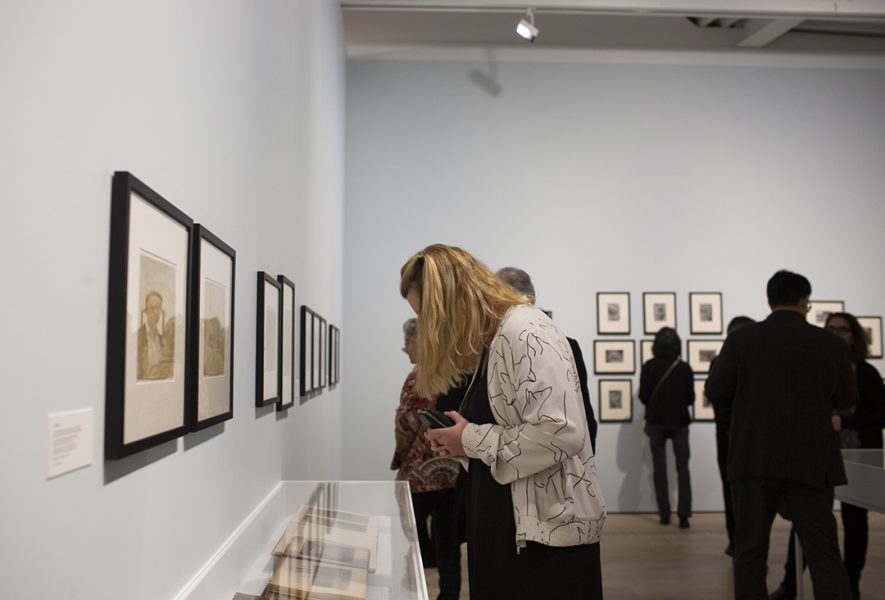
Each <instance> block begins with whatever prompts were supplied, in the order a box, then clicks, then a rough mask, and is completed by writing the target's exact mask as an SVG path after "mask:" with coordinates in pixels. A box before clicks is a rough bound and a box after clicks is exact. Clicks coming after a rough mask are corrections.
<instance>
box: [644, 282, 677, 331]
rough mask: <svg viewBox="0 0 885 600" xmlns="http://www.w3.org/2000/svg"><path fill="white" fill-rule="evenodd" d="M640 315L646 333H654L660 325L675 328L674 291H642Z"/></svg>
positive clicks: (659, 328)
mask: <svg viewBox="0 0 885 600" xmlns="http://www.w3.org/2000/svg"><path fill="white" fill-rule="evenodd" d="M642 316H643V319H642V322H643V328H644V329H645V334H646V335H654V334H656V333H657V332H658V331H660V330H661V327H672V328H673V329H676V292H645V293H643V294H642Z"/></svg>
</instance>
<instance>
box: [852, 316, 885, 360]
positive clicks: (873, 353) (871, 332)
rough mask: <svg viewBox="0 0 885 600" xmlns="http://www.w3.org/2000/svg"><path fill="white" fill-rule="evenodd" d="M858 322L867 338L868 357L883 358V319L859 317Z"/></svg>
mask: <svg viewBox="0 0 885 600" xmlns="http://www.w3.org/2000/svg"><path fill="white" fill-rule="evenodd" d="M857 320H858V322H859V323H860V326H861V327H862V328H863V330H864V333H865V334H866V336H867V344H869V354H868V355H867V357H868V358H882V317H858V318H857Z"/></svg>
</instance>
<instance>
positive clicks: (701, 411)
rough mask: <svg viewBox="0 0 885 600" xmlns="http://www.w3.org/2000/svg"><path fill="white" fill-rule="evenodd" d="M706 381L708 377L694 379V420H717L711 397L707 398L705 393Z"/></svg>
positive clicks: (692, 411) (692, 410)
mask: <svg viewBox="0 0 885 600" xmlns="http://www.w3.org/2000/svg"><path fill="white" fill-rule="evenodd" d="M705 383H707V380H706V379H695V380H694V406H692V409H691V413H692V420H693V421H715V420H716V419H715V416H714V414H713V405H712V404H711V403H710V399H709V398H707V394H705V393H704V384H705Z"/></svg>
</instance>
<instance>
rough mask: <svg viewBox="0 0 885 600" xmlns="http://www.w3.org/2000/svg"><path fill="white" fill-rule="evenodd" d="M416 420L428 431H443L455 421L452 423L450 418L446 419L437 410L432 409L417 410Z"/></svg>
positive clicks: (453, 422)
mask: <svg viewBox="0 0 885 600" xmlns="http://www.w3.org/2000/svg"><path fill="white" fill-rule="evenodd" d="M418 418H419V419H421V422H422V423H424V424H425V425H426V426H427V427H429V428H430V429H443V428H445V427H451V426H452V425H454V424H455V421H453V420H452V418H451V417H447V416H446V415H444V414H442V413H441V412H439V411H438V410H434V409H432V408H419V409H418Z"/></svg>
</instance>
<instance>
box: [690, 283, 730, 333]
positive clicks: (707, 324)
mask: <svg viewBox="0 0 885 600" xmlns="http://www.w3.org/2000/svg"><path fill="white" fill-rule="evenodd" d="M688 306H689V313H690V315H691V319H690V322H691V333H692V335H694V334H705V333H713V334H720V335H721V334H722V293H721V292H690V293H689V294H688Z"/></svg>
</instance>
